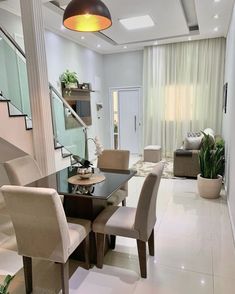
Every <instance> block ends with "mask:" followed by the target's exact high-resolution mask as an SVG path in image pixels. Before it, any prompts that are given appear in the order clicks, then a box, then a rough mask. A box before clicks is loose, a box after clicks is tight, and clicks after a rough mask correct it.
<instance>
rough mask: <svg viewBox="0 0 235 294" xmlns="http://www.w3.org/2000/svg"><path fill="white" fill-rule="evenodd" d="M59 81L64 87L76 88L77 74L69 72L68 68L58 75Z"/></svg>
mask: <svg viewBox="0 0 235 294" xmlns="http://www.w3.org/2000/svg"><path fill="white" fill-rule="evenodd" d="M60 81H61V83H62V84H63V85H64V87H65V88H69V89H70V88H77V87H78V76H77V73H76V72H71V71H69V70H68V69H67V70H66V71H65V72H64V73H62V75H61V76H60Z"/></svg>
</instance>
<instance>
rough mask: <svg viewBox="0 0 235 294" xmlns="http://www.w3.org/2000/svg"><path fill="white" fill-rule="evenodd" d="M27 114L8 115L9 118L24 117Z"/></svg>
mask: <svg viewBox="0 0 235 294" xmlns="http://www.w3.org/2000/svg"><path fill="white" fill-rule="evenodd" d="M26 116H27V114H9V117H26Z"/></svg>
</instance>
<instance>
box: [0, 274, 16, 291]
mask: <svg viewBox="0 0 235 294" xmlns="http://www.w3.org/2000/svg"><path fill="white" fill-rule="evenodd" d="M14 277H15V276H11V275H7V276H6V278H5V279H4V281H3V283H2V284H0V294H9V292H8V291H7V290H8V287H9V285H10V282H11V281H12V280H13V278H14Z"/></svg>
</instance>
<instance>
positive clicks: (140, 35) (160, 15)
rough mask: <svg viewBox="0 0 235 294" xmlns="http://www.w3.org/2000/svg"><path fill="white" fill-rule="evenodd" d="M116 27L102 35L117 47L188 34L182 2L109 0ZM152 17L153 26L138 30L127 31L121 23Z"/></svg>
mask: <svg viewBox="0 0 235 294" xmlns="http://www.w3.org/2000/svg"><path fill="white" fill-rule="evenodd" d="M104 2H105V4H106V5H107V7H108V8H109V9H110V12H111V15H112V20H113V25H112V27H110V28H109V29H108V30H105V31H103V33H104V34H105V35H107V36H108V37H110V38H111V39H113V40H114V41H115V42H116V43H117V44H124V43H132V42H140V41H143V40H154V39H162V38H168V37H171V36H180V35H185V34H188V33H189V31H188V26H187V23H186V19H185V15H184V11H183V9H182V5H181V1H180V0H146V1H143V0H118V1H117V0H106V1H104ZM142 15H149V16H150V17H151V18H152V20H153V22H154V24H155V25H154V26H152V27H149V28H144V29H139V30H132V31H128V30H126V29H125V28H124V27H123V26H122V24H121V23H120V21H119V19H123V18H129V17H136V16H142Z"/></svg>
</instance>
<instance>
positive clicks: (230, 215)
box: [224, 185, 235, 244]
mask: <svg viewBox="0 0 235 294" xmlns="http://www.w3.org/2000/svg"><path fill="white" fill-rule="evenodd" d="M224 190H225V194H226V196H227V186H226V185H224ZM227 204H228V213H229V218H230V223H231V226H232V233H233V241H234V244H235V224H234V222H233V218H232V213H231V207H230V203H229V198H228V197H227Z"/></svg>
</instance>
